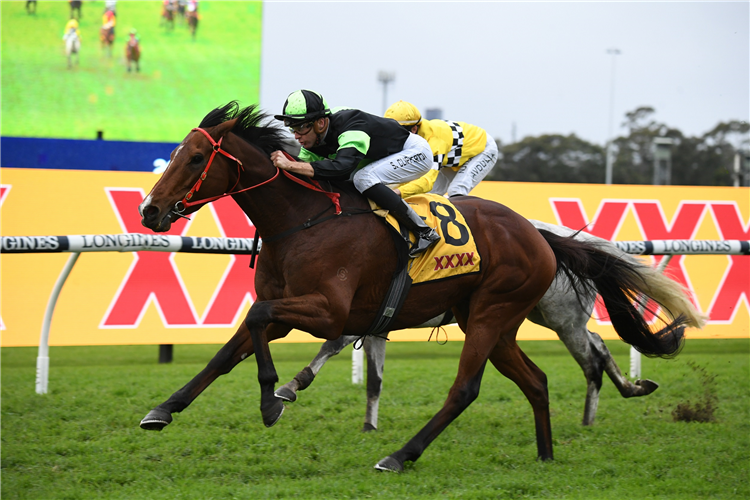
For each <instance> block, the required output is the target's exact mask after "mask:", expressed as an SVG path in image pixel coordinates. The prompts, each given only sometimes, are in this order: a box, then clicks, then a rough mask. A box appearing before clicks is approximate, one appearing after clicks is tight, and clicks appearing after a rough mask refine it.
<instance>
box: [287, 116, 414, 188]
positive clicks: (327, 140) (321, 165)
mask: <svg viewBox="0 0 750 500" xmlns="http://www.w3.org/2000/svg"><path fill="white" fill-rule="evenodd" d="M408 137H409V132H407V131H406V129H404V128H402V127H401V126H400V125H399V124H398V122H396V121H395V120H391V119H389V118H381V117H379V116H375V115H371V114H369V113H365V112H364V111H360V110H357V109H348V108H345V109H342V108H337V109H336V110H334V112H333V114H332V115H331V116H330V117H329V124H328V130H327V131H326V134H325V137H323V140H322V144H320V145H318V146H315V147H312V148H310V149H309V150H305V149H303V150H302V151H301V152H300V159H302V160H304V161H309V163H310V165H312V168H313V171H314V173H315V175H314V176H313V179H316V180H341V179H348V178H349V176H350V175H351V174H352V173H353V172H354V171H355V170H356V169H357V168H358V167H359V166H360V165H361V164H362V162H365V161H373V160H379V159H381V158H385V157H386V156H390V155H392V154H396V153H398V152H400V151H401V150H403V148H404V143H405V142H406V139H407V138H408Z"/></svg>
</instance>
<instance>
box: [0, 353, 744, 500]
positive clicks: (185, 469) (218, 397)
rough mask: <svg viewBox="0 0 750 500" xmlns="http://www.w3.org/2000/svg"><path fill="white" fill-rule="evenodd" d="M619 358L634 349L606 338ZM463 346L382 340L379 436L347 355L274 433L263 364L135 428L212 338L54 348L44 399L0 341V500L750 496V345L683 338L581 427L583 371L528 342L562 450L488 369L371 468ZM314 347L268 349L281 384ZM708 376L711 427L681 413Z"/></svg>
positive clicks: (423, 416) (432, 406) (440, 396)
mask: <svg viewBox="0 0 750 500" xmlns="http://www.w3.org/2000/svg"><path fill="white" fill-rule="evenodd" d="M608 345H609V347H610V349H611V350H612V351H613V353H614V355H615V358H616V360H617V362H618V363H619V364H620V366H621V367H623V368H625V369H626V368H627V366H628V349H627V346H625V345H624V344H622V343H621V342H608ZM461 347H462V343H460V342H450V343H448V344H447V345H445V346H438V345H436V344H435V343H431V344H426V343H392V344H389V345H388V353H387V359H386V368H385V377H384V378H385V383H384V392H383V398H382V401H381V405H380V422H379V424H380V425H379V427H380V429H379V430H378V431H377V432H375V433H368V434H363V433H362V432H360V428H361V425H362V421H363V416H364V402H365V393H364V388H363V387H362V386H354V385H352V384H351V382H350V373H351V357H350V354H349V352H350V351H349V350H347V351H345V354H342V355H341V356H338V357H337V358H334V359H333V360H331V361H330V362H329V364H328V365H326V366H325V367H324V368H323V370H322V371H321V373H320V374H319V375H318V378H317V380H316V381H315V383H314V384H313V385H312V386H311V387H310V388H309V389H307V390H306V391H304V392H301V393H300V395H299V396H300V397H299V400H298V401H297V402H296V403H291V404H288V405H287V410H286V412H285V413H284V415H283V417H282V418H281V420H280V421H279V422H278V423H277V424H276V425H275V426H274V427H272V428H270V429H266V428H265V427H264V426H263V424H262V422H261V418H260V412H259V409H258V405H259V398H258V392H259V390H258V383H257V379H256V377H257V369H256V365H255V361H254V359H252V358H250V359H249V360H248V361H246V362H244V363H241V364H240V365H239V366H238V367H237V368H236V369H235V370H234V371H233V372H232V373H230V374H229V375H227V376H224V377H221V378H220V379H219V380H217V381H216V382H215V383H214V384H213V385H212V386H211V387H210V388H209V389H207V390H206V392H204V393H203V394H202V395H201V396H200V397H199V398H198V399H197V400H196V401H195V402H194V403H193V405H191V406H190V407H189V408H187V409H186V410H185V411H184V412H182V413H181V414H176V415H175V421H174V422H173V423H172V424H171V425H170V426H168V427H167V428H166V429H165V430H164V431H162V432H149V431H143V430H141V429H139V428H138V422H139V420H140V419H141V418H142V417H143V416H144V415H145V414H146V413H147V412H148V411H149V410H150V409H151V408H153V407H154V406H155V405H157V404H158V403H160V402H162V401H163V400H165V399H166V398H167V397H168V396H169V395H170V394H171V393H172V392H174V391H175V390H177V389H178V388H179V387H181V386H182V385H183V384H184V383H186V382H187V381H188V380H189V379H190V378H191V377H192V376H194V375H195V374H196V373H198V371H199V370H200V369H202V368H203V366H205V363H206V362H207V361H208V360H209V359H210V358H211V357H212V356H213V354H214V353H215V351H216V350H217V348H218V346H175V361H174V363H172V364H169V365H159V364H157V363H156V358H157V348H156V347H155V346H134V347H53V348H52V349H51V352H50V356H51V367H50V381H49V384H50V393H49V394H47V395H45V396H40V395H37V394H35V393H34V371H35V368H34V367H35V357H36V350H35V349H32V348H4V349H2V498H3V499H11V498H28V499H42V498H43V499H78V498H80V499H90V498H106V499H126V498H127V499H146V498H147V499H214V498H215V499H219V498H238V499H239V498H242V499H246V498H321V499H322V498H443V497H450V498H574V499H575V498H592V499H593V498H595V499H599V498H605V499H646V498H669V499H691V498H712V499H713V498H748V497H750V488H749V486H748V468H749V466H750V461H749V455H750V419H749V418H748V417H750V411H749V410H750V373H749V366H748V364H749V362H750V340H693V341H688V343H687V345H686V347H685V349H684V351H683V352H682V354H681V355H680V356H679V357H678V358H677V359H675V360H671V361H664V360H652V359H644V360H643V372H644V376H647V377H648V378H651V379H653V380H656V381H658V382H659V383H660V384H661V387H660V388H659V390H657V391H656V392H655V393H653V394H651V395H650V396H647V397H643V398H636V399H630V400H625V399H622V398H621V397H620V396H619V394H618V393H617V391H616V390H615V388H614V387H613V385H612V383H611V382H610V381H609V380H605V382H604V386H603V390H602V398H601V401H600V406H599V413H598V417H597V421H596V423H595V425H594V426H593V427H590V428H584V427H582V426H581V425H580V419H581V416H582V407H583V399H584V393H585V384H584V378H583V376H582V374H581V372H580V368H579V367H578V366H577V365H576V363H575V362H574V361H573V359H572V358H571V356H570V355H569V354H568V353H567V351H566V350H565V348H564V346H563V345H562V343H560V342H526V343H523V344H522V348H523V349H524V350H525V351H526V352H527V353H528V354H529V356H530V357H531V359H532V360H534V362H536V363H537V364H538V365H539V366H540V367H541V368H542V369H543V370H544V371H545V372H546V373H547V375H548V377H549V388H550V397H551V412H552V425H553V440H554V445H555V460H554V461H553V462H551V463H540V462H537V461H536V460H535V454H536V449H535V440H534V426H533V418H532V414H531V409H530V407H529V405H528V403H527V402H526V401H525V399H524V398H523V396H522V395H521V394H520V391H519V390H518V389H517V388H516V387H515V386H514V385H513V384H511V383H510V382H509V381H508V380H507V379H505V378H503V377H502V376H500V375H499V374H498V373H497V372H496V371H495V370H494V369H493V368H491V367H488V369H487V370H486V372H485V377H484V382H483V385H482V391H481V394H480V396H479V399H478V400H477V401H475V402H474V403H473V404H472V405H471V406H470V407H469V408H468V409H467V410H466V411H465V412H464V414H463V415H461V416H460V417H459V418H458V419H457V420H456V421H455V422H453V424H451V426H449V427H448V429H447V430H446V431H445V432H443V434H441V435H440V436H439V437H438V438H437V439H436V440H435V441H434V442H433V443H432V445H431V446H430V447H429V448H428V449H427V450H426V451H425V453H424V455H423V456H422V458H420V460H419V461H417V462H416V463H413V464H408V466H407V469H406V471H405V472H404V473H402V474H390V473H379V472H377V471H375V470H373V469H372V466H373V465H374V464H375V463H376V462H377V461H378V460H379V459H381V458H383V457H384V456H386V455H388V454H390V453H392V452H394V451H396V450H397V449H398V448H400V447H401V446H403V445H404V444H405V443H406V441H407V440H408V439H409V438H411V437H412V436H413V435H414V434H415V433H416V432H417V431H418V430H419V429H420V428H421V427H422V426H423V425H424V424H425V423H426V422H427V420H428V419H429V418H431V417H432V415H434V413H435V412H436V411H437V410H438V409H439V407H440V406H441V404H442V402H443V401H444V399H445V396H446V395H447V392H448V388H449V387H450V385H451V383H452V380H453V377H454V376H455V373H456V368H457V355H458V353H459V351H460V349H461ZM317 348H318V346H317V345H316V344H297V345H293V344H278V345H272V352H273V355H274V358H275V361H276V366H277V370H278V372H279V376H280V379H281V381H282V382H286V381H287V380H288V379H289V378H291V377H292V376H293V375H294V374H295V373H296V372H297V371H298V370H299V369H301V368H302V367H303V366H304V365H305V364H306V363H307V362H309V360H310V359H311V357H312V355H313V354H314V353H315V352H316V351H317ZM691 365H697V366H700V367H701V368H702V369H703V370H705V372H706V373H708V374H710V375H711V376H715V382H716V383H715V386H714V387H713V388H712V389H711V390H712V391H714V394H715V396H716V397H717V398H718V409H717V411H716V417H717V420H716V422H714V423H684V422H674V421H673V420H672V417H671V413H672V410H673V409H674V408H675V407H676V406H677V404H679V403H681V402H685V401H687V400H691V401H698V400H700V399H701V398H702V397H703V394H704V392H705V389H706V386H705V384H704V383H703V382H702V381H701V376H700V373H699V372H698V371H696V370H695V369H693V368H692V367H691Z"/></svg>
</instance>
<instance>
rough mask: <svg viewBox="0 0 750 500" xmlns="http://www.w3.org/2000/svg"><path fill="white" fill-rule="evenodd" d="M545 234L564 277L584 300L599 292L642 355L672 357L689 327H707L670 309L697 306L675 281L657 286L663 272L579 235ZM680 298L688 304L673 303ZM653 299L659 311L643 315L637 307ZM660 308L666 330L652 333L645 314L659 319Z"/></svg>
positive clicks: (615, 323)
mask: <svg viewBox="0 0 750 500" xmlns="http://www.w3.org/2000/svg"><path fill="white" fill-rule="evenodd" d="M539 232H540V233H541V234H542V236H543V237H544V239H545V240H547V243H548V244H549V245H550V247H552V251H553V252H554V254H555V257H556V258H557V273H558V274H559V273H561V272H562V273H564V274H565V275H566V276H567V277H568V278H569V281H570V283H571V285H572V286H573V289H574V291H575V293H576V294H577V295H578V297H579V298H580V297H581V296H582V295H584V296H593V295H594V294H596V293H599V295H601V297H602V299H603V300H604V305H605V307H606V308H607V312H608V313H609V317H610V320H611V321H612V326H613V327H614V329H615V331H616V332H617V335H619V336H620V338H621V339H622V340H623V341H625V342H627V343H628V344H630V345H631V346H633V347H634V348H635V349H636V350H638V351H639V352H641V353H642V354H644V355H646V356H649V357H660V358H672V357H674V356H676V355H677V354H678V353H679V352H680V350H681V349H682V345H683V343H684V334H685V327H686V326H688V325H690V324H693V325H694V326H702V325H697V324H695V321H694V320H692V319H691V315H692V314H693V311H690V310H688V311H686V313H685V314H683V311H682V310H680V311H677V312H678V313H679V314H677V315H675V314H674V312H673V311H671V310H670V306H673V307H677V308H678V309H684V308H688V309H690V308H692V305H685V304H690V302H689V301H688V300H687V299H685V297H684V293H683V290H682V287H681V286H680V285H679V284H677V283H676V282H674V281H673V280H671V279H669V278H667V277H662V278H660V279H657V281H658V283H654V273H658V272H654V271H653V270H652V269H651V268H650V266H647V265H644V264H642V263H640V262H638V261H637V260H636V259H633V258H630V257H629V256H625V255H624V254H620V255H617V254H616V253H614V252H612V251H611V250H610V251H607V249H606V248H605V247H604V246H603V245H600V244H597V242H593V241H582V240H579V239H576V238H575V236H576V235H573V236H558V235H556V234H554V233H551V232H549V231H546V230H544V229H539ZM576 234H577V233H576ZM658 274H659V275H660V276H662V275H661V273H658ZM657 287H667V289H668V290H667V291H666V292H665V291H664V290H661V291H660V290H657V289H656V288H657ZM678 295H683V302H682V303H680V302H679V301H677V302H675V301H674V300H673V299H674V297H676V296H678ZM647 299H652V300H653V302H655V303H656V304H658V307H654V306H652V305H645V306H641V307H644V309H643V310H639V309H638V307H637V306H636V305H635V304H639V303H647V302H649V301H648V300H647ZM675 304H677V305H675ZM659 307H660V308H661V310H662V312H663V313H665V314H662V315H661V316H660V319H661V320H662V321H663V322H664V324H665V325H666V326H664V328H662V329H661V330H658V331H656V332H652V331H651V328H649V325H648V324H647V323H646V321H645V319H644V313H646V312H649V313H651V314H654V315H656V314H657V313H658V309H659ZM698 314H699V313H698ZM665 316H666V317H665Z"/></svg>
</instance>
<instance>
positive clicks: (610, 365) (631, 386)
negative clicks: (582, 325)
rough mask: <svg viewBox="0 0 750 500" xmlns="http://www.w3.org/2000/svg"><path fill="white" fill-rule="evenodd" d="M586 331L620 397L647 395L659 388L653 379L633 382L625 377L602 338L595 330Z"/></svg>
mask: <svg viewBox="0 0 750 500" xmlns="http://www.w3.org/2000/svg"><path fill="white" fill-rule="evenodd" d="M587 331H588V334H589V337H590V338H591V343H592V345H593V349H594V350H595V351H596V352H597V354H598V355H599V356H600V357H601V358H602V360H603V361H604V370H605V371H606V372H607V375H608V376H609V378H610V379H611V380H612V383H614V384H615V387H617V390H618V391H620V395H622V397H624V398H633V397H639V396H648V395H649V394H651V393H652V392H654V391H655V390H656V389H658V388H659V384H657V383H656V382H654V381H653V380H648V379H642V380H636V381H635V383H633V382H631V381H630V380H628V379H627V377H625V376H624V375H623V374H622V372H621V371H620V367H619V366H617V363H615V360H614V358H613V357H612V354H610V352H609V349H607V346H606V345H605V344H604V341H603V340H602V338H601V337H600V336H599V335H598V334H596V333H595V332H592V331H590V330H587Z"/></svg>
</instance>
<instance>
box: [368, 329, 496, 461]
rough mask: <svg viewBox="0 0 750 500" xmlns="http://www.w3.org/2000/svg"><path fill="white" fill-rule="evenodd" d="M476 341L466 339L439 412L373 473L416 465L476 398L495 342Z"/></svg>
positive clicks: (483, 338) (492, 339)
mask: <svg viewBox="0 0 750 500" xmlns="http://www.w3.org/2000/svg"><path fill="white" fill-rule="evenodd" d="M477 337H479V338H476V337H471V338H469V337H468V336H467V338H466V341H465V343H464V347H463V349H462V351H461V360H460V361H459V364H458V374H457V375H456V380H455V381H454V382H453V386H452V387H451V389H450V392H449V393H448V398H447V399H446V400H445V403H444V404H443V407H442V408H441V409H440V411H438V412H437V414H435V416H434V417H432V419H430V421H429V422H427V425H425V426H424V427H422V429H421V430H420V431H419V432H418V433H417V434H416V435H415V436H414V437H413V438H411V439H410V440H409V442H408V443H406V445H405V446H404V447H403V448H401V449H400V450H398V451H397V452H396V453H393V454H391V455H389V456H387V457H385V458H384V459H382V460H380V461H379V462H378V463H377V464H376V465H375V468H376V469H378V470H384V471H392V472H401V471H402V470H404V463H405V462H407V461H411V462H416V461H417V459H418V458H419V457H420V456H422V453H424V450H425V449H426V448H427V446H429V444H430V443H431V442H432V441H434V440H435V438H437V437H438V436H439V435H440V433H441V432H443V430H445V428H446V427H448V425H449V424H450V423H451V422H453V420H455V419H456V418H457V417H458V416H459V415H460V414H461V412H463V411H464V410H465V409H466V408H467V407H468V406H469V405H470V404H471V403H472V402H473V401H474V400H475V399H476V398H477V396H479V386H480V385H481V383H482V375H483V374H484V367H485V365H486V364H487V354H488V353H489V351H490V350H491V349H492V345H493V344H494V343H495V342H496V338H495V337H494V336H491V335H483V336H477Z"/></svg>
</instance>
